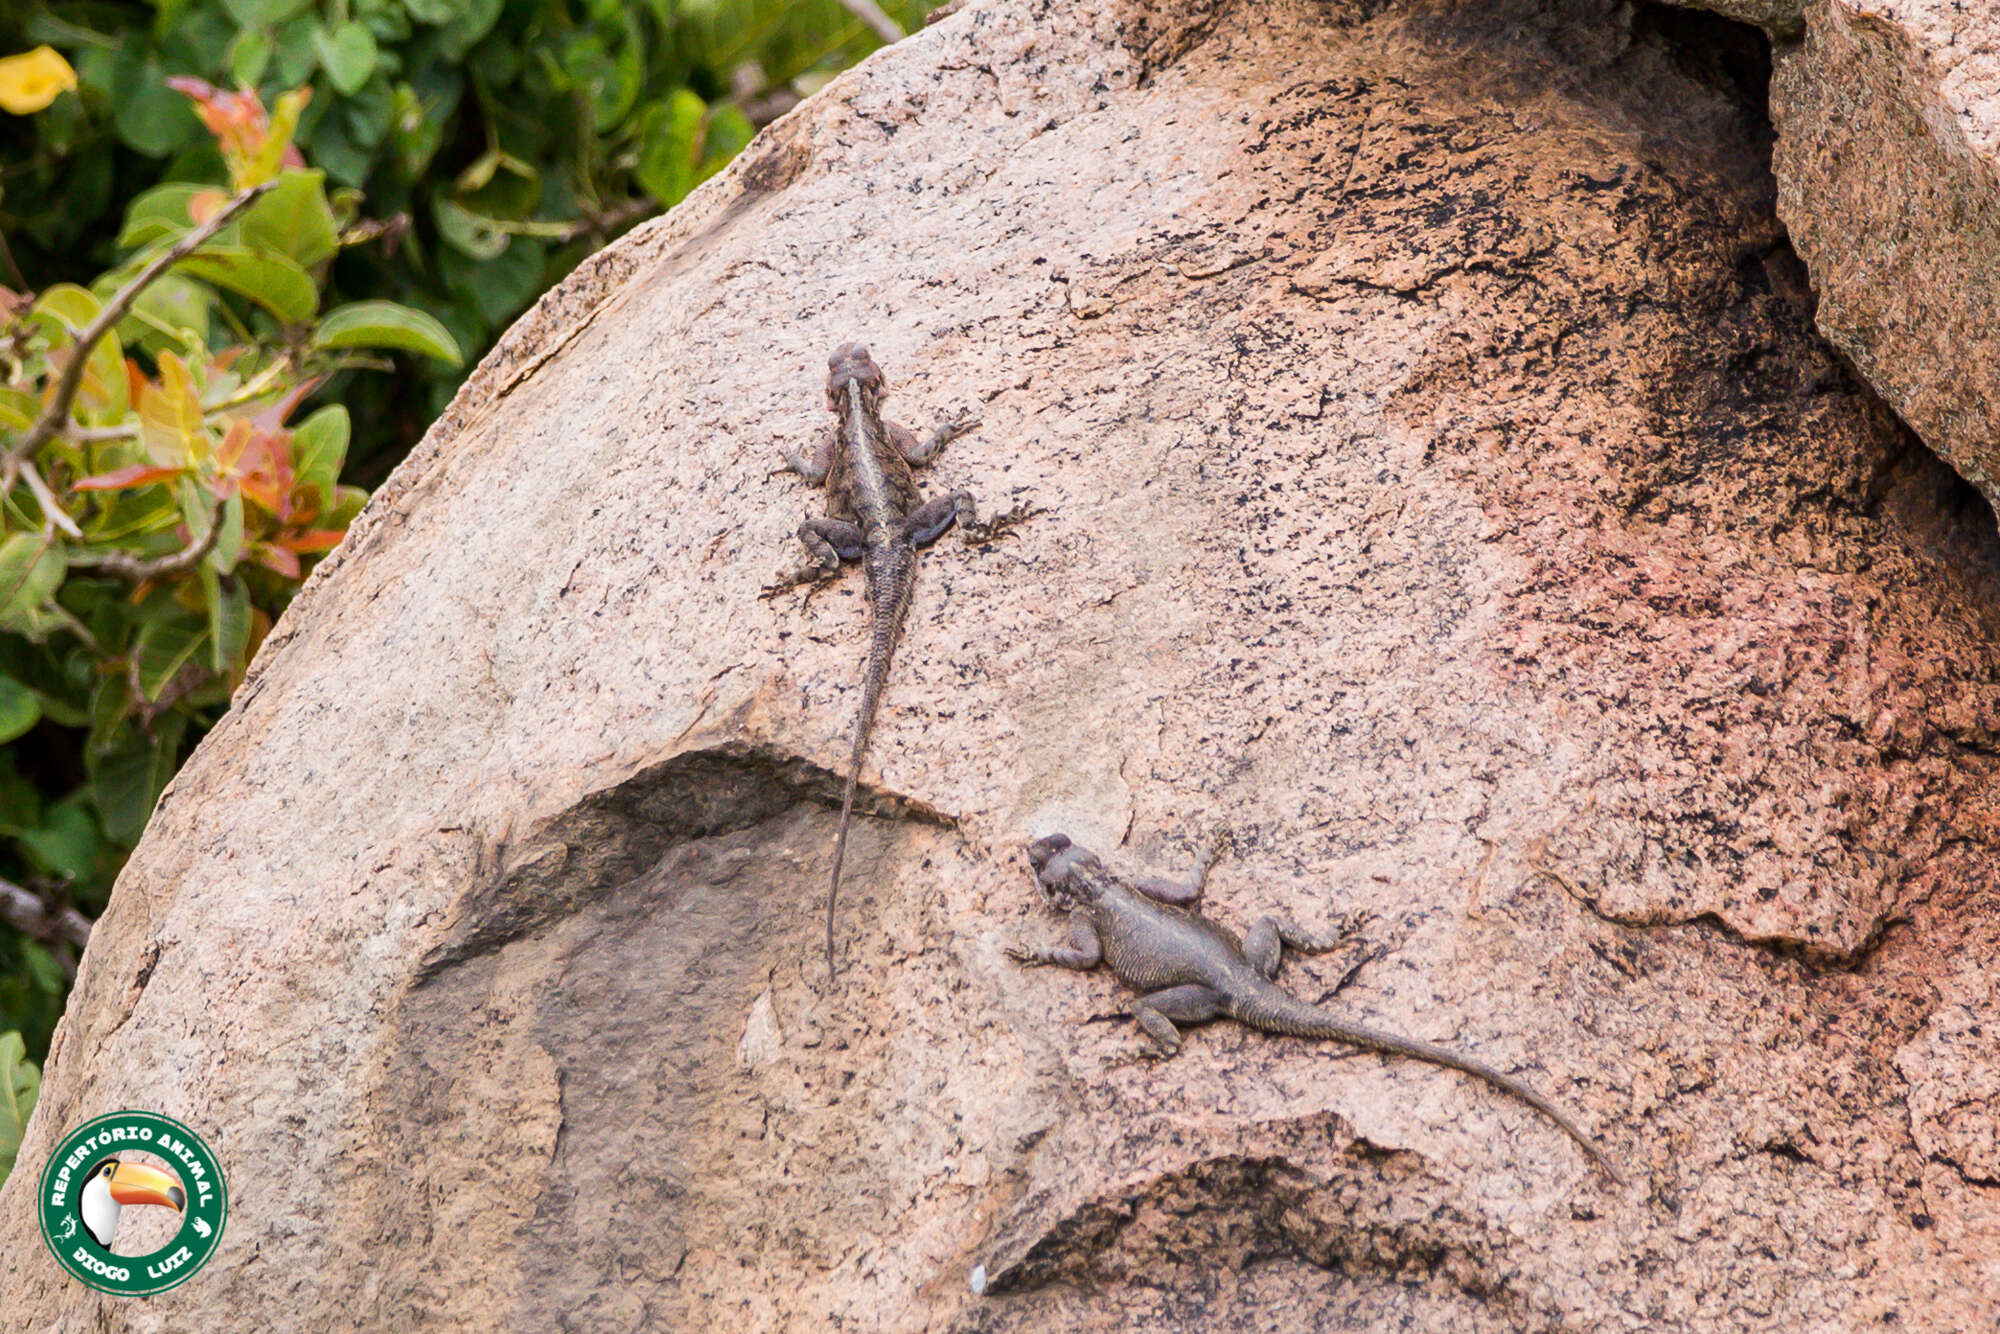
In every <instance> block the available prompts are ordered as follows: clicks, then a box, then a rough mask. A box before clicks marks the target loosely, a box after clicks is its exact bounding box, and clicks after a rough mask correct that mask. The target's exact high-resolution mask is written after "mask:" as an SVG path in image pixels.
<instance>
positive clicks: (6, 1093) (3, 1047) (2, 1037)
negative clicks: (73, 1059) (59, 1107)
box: [0, 1033, 42, 1181]
mask: <svg viewBox="0 0 2000 1334" xmlns="http://www.w3.org/2000/svg"><path fill="white" fill-rule="evenodd" d="M41 1091H42V1074H41V1071H39V1070H37V1069H35V1063H34V1062H33V1061H31V1060H29V1059H28V1046H27V1044H26V1043H24V1042H22V1041H21V1035H20V1034H19V1033H0V1181H5V1180H6V1179H7V1174H8V1173H9V1172H11V1171H13V1170H14V1159H15V1157H16V1156H17V1155H18V1154H19V1153H20V1152H21V1137H22V1136H23V1135H25V1134H27V1131H28V1116H29V1114H30V1113H32V1112H33V1111H34V1110H35V1098H36V1097H37V1096H38V1095H39V1094H40V1093H41Z"/></svg>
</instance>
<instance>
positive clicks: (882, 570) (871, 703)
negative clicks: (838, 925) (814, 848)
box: [765, 343, 1032, 980]
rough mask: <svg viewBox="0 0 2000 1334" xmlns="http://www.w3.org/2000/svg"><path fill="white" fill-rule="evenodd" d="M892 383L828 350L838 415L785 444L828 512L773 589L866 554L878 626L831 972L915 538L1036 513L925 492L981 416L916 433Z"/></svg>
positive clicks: (846, 813) (852, 354) (809, 528)
mask: <svg viewBox="0 0 2000 1334" xmlns="http://www.w3.org/2000/svg"><path fill="white" fill-rule="evenodd" d="M887 395H888V385H887V382H886V381H885V380H884V379H883V376H882V369H881V367H879V366H877V365H876V364H875V360H874V358H872V357H871V356H869V355H868V349H867V348H866V347H863V346H862V345H861V344H860V343H842V344H841V345H840V346H839V347H837V348H835V349H834V350H833V355H832V356H830V357H828V358H827V376H826V405H827V407H828V408H829V409H831V410H832V412H833V418H834V419H833V423H832V424H831V425H830V426H828V427H827V428H826V431H825V433H824V434H823V435H822V436H821V437H820V439H819V442H818V443H817V445H815V446H814V448H813V449H812V450H811V452H810V453H807V454H800V453H798V452H796V451H787V452H786V455H785V466H786V467H787V468H789V469H790V470H791V471H793V472H796V473H798V474H799V475H800V476H801V477H804V478H805V479H806V480H807V481H808V482H811V483H812V484H813V485H815V486H824V487H825V488H826V492H827V514H826V517H825V518H820V519H807V520H806V521H805V522H804V523H803V524H801V525H800V526H799V540H800V541H801V542H803V543H805V546H806V550H807V551H808V552H809V553H810V554H811V555H812V558H813V561H814V564H813V566H812V567H811V568H810V569H808V570H807V571H805V572H804V573H803V574H800V575H796V576H793V577H791V578H788V579H786V580H783V581H781V582H779V583H777V584H774V585H772V586H771V587H770V588H768V589H766V590H765V596H766V597H771V596H774V595H776V594H777V593H780V592H783V591H784V590H786V589H788V588H795V587H797V586H798V585H799V584H801V583H810V582H814V581H816V580H818V579H822V578H826V577H828V576H830V575H833V574H835V573H837V572H838V571H839V569H840V565H841V562H842V561H860V562H861V564H862V568H863V570H865V571H866V573H867V576H868V603H869V609H870V613H871V615H870V622H871V624H870V628H869V632H868V666H867V669H866V673H865V675H864V676H863V678H862V685H861V710H860V713H859V714H858V715H857V716H856V718H855V721H854V750H853V753H852V755H851V756H850V757H849V759H848V767H847V790H846V794H845V795H844V796H843V797H842V798H841V803H840V829H839V832H838V833H837V834H835V835H834V842H833V876H832V879H831V881H830V882H829V884H828V886H827V891H826V970H827V976H828V978H829V980H830V979H831V978H832V977H833V975H834V971H835V966H834V948H833V915H834V907H835V903H836V901H837V899H838V897H839V894H840V868H841V864H842V863H843V862H844V861H845V860H846V857H847V828H848V825H849V823H850V822H851V821H852V820H853V817H854V789H855V784H856V782H857V781H858V780H859V778H860V776H861V757H862V755H863V754H864V753H865V752H866V751H867V749H868V732H869V728H870V727H871V725H872V724H873V722H874V719H875V707H876V705H877V703H879V702H880V700H881V697H882V686H883V683H884V682H885V681H886V680H887V679H888V675H889V657H890V655H891V654H892V653H893V652H894V651H895V647H896V638H897V636H898V634H900V633H901V630H902V626H903V618H904V616H905V615H906V614H907V613H908V611H909V609H910V594H911V591H912V590H913V589H914V588H915V586H916V573H917V548H918V547H923V546H928V545H930V544H931V543H932V542H935V541H936V540H937V539H938V538H940V537H942V536H944V533H945V530H946V529H948V528H950V527H951V526H952V525H953V524H954V523H956V524H957V525H958V528H959V531H960V532H961V533H962V534H963V535H964V536H965V539H966V541H968V542H987V541H991V540H992V539H993V538H994V537H996V536H997V535H999V533H1000V532H1001V531H1002V530H1003V529H1005V528H1007V527H1009V526H1010V525H1012V524H1014V523H1016V522H1018V521H1019V520H1021V519H1023V518H1026V517H1028V515H1029V514H1030V513H1032V511H1031V510H1029V509H1028V508H1026V507H1023V506H1017V507H1016V508H1015V509H1013V510H1011V511H1009V512H1008V513H1006V514H1003V515H1001V516H999V517H998V518H996V519H994V520H993V521H992V522H990V523H981V522H980V521H979V516H978V513H977V511H976V510H975V509H974V507H973V503H972V495H971V493H970V492H967V491H954V492H953V493H952V494H950V495H948V496H938V497H935V498H933V499H931V500H924V499H923V498H922V497H921V496H919V495H918V494H917V484H916V480H915V478H914V477H913V476H912V475H911V472H910V468H911V466H912V465H915V464H923V463H927V462H929V461H930V460H931V459H932V458H933V457H934V456H935V455H936V454H937V452H938V450H940V449H942V448H943V447H944V446H945V445H946V444H947V443H949V442H950V441H951V440H952V439H954V438H955V437H957V436H960V435H963V434H964V433H965V432H967V431H969V430H971V429H972V428H973V427H975V426H977V425H978V424H979V422H978V419H977V418H974V417H971V416H967V415H960V416H957V417H954V418H952V419H950V420H948V421H946V422H945V423H944V424H943V425H941V426H939V427H938V428H937V429H936V430H935V431H933V432H932V433H931V434H930V436H929V438H927V439H925V440H921V441H920V440H918V439H917V437H916V435H915V434H914V433H912V432H911V431H910V430H909V429H907V428H906V427H903V426H899V425H897V424H896V423H895V422H893V421H889V420H888V419H886V418H884V417H883V415H882V400H883V399H884V398H885V397H887Z"/></svg>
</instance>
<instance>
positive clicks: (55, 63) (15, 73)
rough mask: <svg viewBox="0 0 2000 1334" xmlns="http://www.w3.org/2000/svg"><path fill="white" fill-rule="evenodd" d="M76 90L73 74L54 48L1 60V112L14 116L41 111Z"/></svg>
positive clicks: (28, 52)
mask: <svg viewBox="0 0 2000 1334" xmlns="http://www.w3.org/2000/svg"><path fill="white" fill-rule="evenodd" d="M74 87H76V71H75V70H73V69H71V68H70V67H69V62H68V61H67V60H64V59H63V58H62V55H61V53H60V52H58V51H57V50H56V49H55V48H54V47H53V46H38V47H36V48H35V49H34V50H32V51H24V52H22V53H21V54H20V55H18V56H7V57H6V58H4V59H0V108H4V109H6V110H8V111H11V112H13V113H14V114H15V115H17V116H26V115H29V114H31V113H33V112H36V111H40V110H41V109H42V108H43V107H45V106H47V105H48V104H49V103H51V102H53V101H55V100H56V97H57V96H58V95H59V94H62V93H66V92H68V91H69V90H70V89H72V88H74Z"/></svg>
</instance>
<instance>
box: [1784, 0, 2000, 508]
mask: <svg viewBox="0 0 2000 1334" xmlns="http://www.w3.org/2000/svg"><path fill="white" fill-rule="evenodd" d="M1756 17H1760V18H1762V17H1764V16H1756ZM1775 17H1777V18H1778V22H1776V23H1774V24H1773V27H1774V30H1780V31H1781V30H1782V29H1783V23H1782V16H1775ZM1803 18H1804V32H1803V37H1802V39H1801V40H1798V41H1784V42H1781V43H1780V44H1779V46H1778V48H1777V52H1776V70H1775V74H1774V77H1773V79H1772V81H1771V116H1772V120H1773V121H1774V122H1775V123H1776V125H1777V128H1778V150H1777V160H1776V163H1775V166H1776V171H1777V177H1778V182H1779V199H1778V214H1779V216H1780V217H1781V218H1782V219H1783V220H1784V221H1785V222H1786V224H1787V225H1788V226H1789V227H1790V228H1791V232H1792V237H1793V241H1794V243H1795V244H1796V245H1797V247H1798V251H1799V254H1800V256H1801V257H1802V258H1803V259H1804V260H1805V262H1806V264H1807V266H1808V267H1809V268H1810V270H1811V271H1812V280H1813V286H1814V287H1815V289H1817V290H1818V292H1819V294H1820V307H1819V326H1820V329H1821V330H1822V332H1824V333H1825V335H1826V336H1827V338H1828V339H1829V340H1830V341H1831V342H1832V343H1833V345H1834V346H1835V347H1837V348H1839V349H1840V351H1841V352H1842V353H1844V354H1845V355H1846V356H1848V357H1849V358H1851V359H1852V360H1853V363H1854V365H1855V366H1856V367H1857V368H1858V369H1859V370H1860V371H1861V372H1862V374H1863V375H1865V376H1866V377H1867V378H1868V380H1869V381H1870V383H1872V384H1873V385H1874V387H1875V388H1876V389H1877V390H1879V391H1880V392H1881V394H1882V396H1883V397H1884V398H1885V399H1887V400H1888V402H1889V403H1890V405H1891V406H1893V407H1894V408H1895V409H1896V411H1897V412H1898V413H1899V414H1901V416H1902V417H1903V419H1904V420H1905V421H1907V422H1908V423H1909V424H1910V425H1911V426H1913V427H1914V428H1916V430H1917V431H1918V433H1919V434H1921V435H1922V436H1923V438H1924V440H1925V441H1926V442H1927V443H1928V444H1929V445H1930V446H1931V447H1932V448H1934V449H1936V450H1937V451H1938V452H1939V453H1940V454H1942V455H1943V456H1944V458H1945V459H1946V460H1947V461H1948V462H1950V463H1951V465H1952V466H1953V467H1954V468H1956V469H1957V470H1958V471H1959V472H1960V473H1962V474H1963V475H1965V476H1966V477H1967V478H1969V479H1971V480H1972V481H1973V482H1975V483H1977V484H1978V485H1979V486H1980V487H1981V489H1982V490H1984V491H1985V493H1986V496H1987V499H1989V500H1991V501H1995V502H1996V503H2000V6H1995V5H1993V4H1991V3H1987V2H1986V0H1980V2H1979V3H1968V0H1819V2H1818V3H1812V4H1807V5H1804V6H1803Z"/></svg>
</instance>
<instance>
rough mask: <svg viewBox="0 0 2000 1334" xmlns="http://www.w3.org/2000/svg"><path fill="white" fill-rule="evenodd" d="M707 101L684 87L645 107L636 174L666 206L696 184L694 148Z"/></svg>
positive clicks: (640, 130)
mask: <svg viewBox="0 0 2000 1334" xmlns="http://www.w3.org/2000/svg"><path fill="white" fill-rule="evenodd" d="M707 111H708V104H707V103H706V102H703V101H702V100H701V98H700V97H698V96H696V95H695V94H694V93H692V92H689V91H688V90H687V89H685V88H676V89H675V90H674V91H673V92H672V93H671V94H669V95H668V97H667V99H666V100H665V101H664V102H655V103H654V104H653V105H652V106H649V107H647V108H646V113H645V115H643V116H641V117H640V119H639V165H638V168H637V169H636V171H635V172H634V173H633V174H634V175H636V176H637V177H638V178H639V184H640V185H643V186H644V187H646V193H647V194H650V195H651V196H653V198H655V199H657V200H659V201H660V203H661V204H662V205H664V206H666V207H672V206H673V205H675V204H678V203H679V202H680V201H681V200H682V199H683V198H685V197H686V195H687V192H688V191H690V190H692V189H694V187H695V150H696V147H697V142H698V140H699V137H700V135H701V121H702V117H703V116H704V115H705V114H707Z"/></svg>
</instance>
